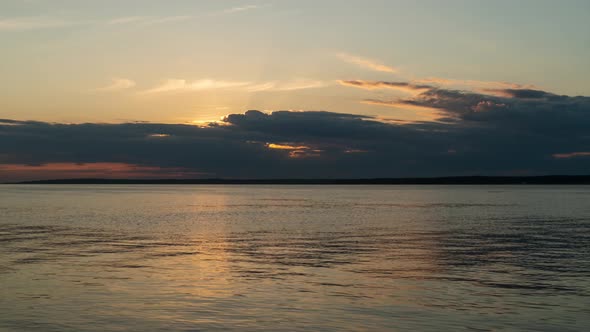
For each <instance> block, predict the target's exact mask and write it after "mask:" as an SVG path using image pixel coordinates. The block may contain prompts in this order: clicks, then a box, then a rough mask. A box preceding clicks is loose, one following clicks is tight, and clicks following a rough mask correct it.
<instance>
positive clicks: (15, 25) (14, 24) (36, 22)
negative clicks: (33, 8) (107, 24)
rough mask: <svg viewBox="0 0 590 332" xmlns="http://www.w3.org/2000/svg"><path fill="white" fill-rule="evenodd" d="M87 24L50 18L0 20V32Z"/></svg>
mask: <svg viewBox="0 0 590 332" xmlns="http://www.w3.org/2000/svg"><path fill="white" fill-rule="evenodd" d="M86 23H88V22H81V21H69V20H65V19H61V18H51V17H14V18H4V19H0V31H23V30H36V29H46V28H60V27H66V26H72V25H80V24H86Z"/></svg>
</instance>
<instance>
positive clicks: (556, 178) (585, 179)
mask: <svg viewBox="0 0 590 332" xmlns="http://www.w3.org/2000/svg"><path fill="white" fill-rule="evenodd" d="M5 184H105V185H107V184H148V185H157V184H162V185H166V184H168V185H169V184H177V185H185V184H186V185H190V184H193V185H194V184H205V185H225V184H240V185H260V184H268V185H272V184H277V185H437V184H440V185H478V184H498V185H500V184H555V185H559V184H571V185H583V184H590V175H546V176H456V177H431V178H374V179H58V180H38V181H21V182H12V183H5Z"/></svg>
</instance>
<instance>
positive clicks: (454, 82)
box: [413, 77, 535, 92]
mask: <svg viewBox="0 0 590 332" xmlns="http://www.w3.org/2000/svg"><path fill="white" fill-rule="evenodd" d="M413 83H415V84H433V85H438V86H444V87H455V88H467V89H475V90H479V91H485V92H490V90H491V89H525V88H526V89H531V88H535V86H534V85H531V84H527V85H523V84H517V83H512V82H499V81H479V80H458V79H449V78H440V77H429V78H422V79H417V80H414V81H413Z"/></svg>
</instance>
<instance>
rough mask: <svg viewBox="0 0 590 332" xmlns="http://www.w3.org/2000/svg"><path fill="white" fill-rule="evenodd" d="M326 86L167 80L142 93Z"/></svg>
mask: <svg viewBox="0 0 590 332" xmlns="http://www.w3.org/2000/svg"><path fill="white" fill-rule="evenodd" d="M327 85H328V83H326V82H324V81H318V80H310V79H296V80H289V81H271V82H249V81H223V80H213V79H201V80H195V81H187V80H184V79H169V80H166V81H164V82H163V83H162V84H160V85H158V86H156V87H154V88H151V89H149V90H146V91H144V92H143V93H147V94H154V93H164V92H190V91H203V90H214V89H234V90H242V91H247V92H261V91H295V90H303V89H316V88H322V87H325V86H327Z"/></svg>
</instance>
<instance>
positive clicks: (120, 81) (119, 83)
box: [97, 78, 136, 91]
mask: <svg viewBox="0 0 590 332" xmlns="http://www.w3.org/2000/svg"><path fill="white" fill-rule="evenodd" d="M135 85H136V83H135V81H133V80H130V79H127V78H113V79H112V81H111V84H109V85H107V86H105V87H102V88H98V89H97V91H119V90H126V89H130V88H133V87H134V86H135Z"/></svg>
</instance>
